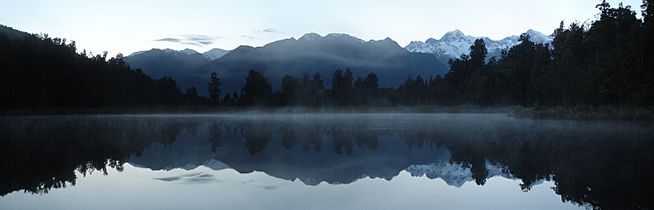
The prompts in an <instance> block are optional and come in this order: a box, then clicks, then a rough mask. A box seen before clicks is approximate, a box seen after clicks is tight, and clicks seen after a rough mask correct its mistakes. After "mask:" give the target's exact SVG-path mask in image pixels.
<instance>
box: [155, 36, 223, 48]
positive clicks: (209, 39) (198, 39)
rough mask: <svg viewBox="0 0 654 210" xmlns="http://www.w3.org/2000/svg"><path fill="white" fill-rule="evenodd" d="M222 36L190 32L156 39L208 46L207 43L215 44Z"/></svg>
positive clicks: (158, 40)
mask: <svg viewBox="0 0 654 210" xmlns="http://www.w3.org/2000/svg"><path fill="white" fill-rule="evenodd" d="M222 38H224V37H221V36H209V35H201V34H189V35H181V36H176V37H165V38H161V39H155V40H154V41H157V42H172V43H178V44H183V45H192V46H198V47H206V46H207V45H211V44H213V43H214V42H215V41H216V40H217V39H222Z"/></svg>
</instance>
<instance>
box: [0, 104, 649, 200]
mask: <svg viewBox="0 0 654 210" xmlns="http://www.w3.org/2000/svg"><path fill="white" fill-rule="evenodd" d="M653 137H654V129H652V126H651V125H649V124H647V125H643V124H636V123H626V122H575V121H555V120H528V119H514V118H511V117H507V116H504V115H499V114H498V115H494V114H311V115H242V116H234V115H224V116H187V117H184V116H170V115H167V116H138V115H130V116H77V117H6V118H2V119H0V157H1V158H0V161H1V162H0V166H1V167H0V178H1V179H2V180H3V181H2V184H0V194H1V195H6V194H8V193H11V192H14V191H19V190H23V191H26V192H31V193H47V192H48V191H49V190H50V189H52V188H61V187H66V186H67V185H75V181H76V179H77V175H76V173H75V172H78V173H79V174H82V175H86V174H87V173H92V172H94V171H101V172H102V173H106V171H107V167H111V168H115V169H117V170H118V171H121V169H122V165H123V164H124V163H126V162H128V161H130V162H137V163H138V164H139V165H142V166H145V167H149V168H152V169H171V168H175V167H179V163H180V162H182V163H184V164H186V165H188V164H196V165H199V164H202V163H203V162H206V161H208V160H212V159H215V160H219V161H222V162H224V163H226V164H227V165H229V166H230V167H231V168H233V169H235V170H237V171H239V172H242V173H247V172H252V171H255V170H256V171H263V172H265V173H267V174H269V175H271V176H275V177H279V178H282V179H288V180H295V179H300V180H302V181H303V182H304V183H306V184H317V183H319V182H321V181H325V182H328V183H345V184H347V183H351V182H354V181H356V180H358V179H360V178H362V177H379V178H384V179H387V180H390V179H392V178H393V177H394V176H397V174H399V172H400V171H403V170H411V168H416V167H417V166H421V167H422V166H438V165H439V164H435V163H439V162H442V161H446V162H448V164H455V165H459V166H461V167H462V168H464V169H466V170H469V171H470V175H471V179H474V181H475V183H477V184H478V185H484V183H485V182H486V180H487V179H488V178H490V177H491V176H495V175H497V173H504V174H507V176H510V177H513V178H517V179H520V180H522V184H521V185H520V187H521V188H522V189H523V190H524V191H529V190H530V188H531V187H532V186H533V185H534V184H537V183H539V182H541V181H543V180H548V181H553V182H554V183H555V188H554V192H555V193H557V194H559V195H560V196H561V198H562V200H563V201H571V202H574V203H577V204H580V205H586V206H589V207H593V208H598V209H647V208H651V207H652V201H650V200H651V199H650V198H651V197H654V193H653V190H652V189H651V188H650V186H654V185H653V183H652V179H651V174H652V173H651V172H652V167H651V166H652V165H654V163H653V160H654V157H653V156H654V155H653V153H652V152H651V151H652V149H654V147H652V141H651V139H654V138H653ZM185 141H187V142H186V143H184V144H181V142H185ZM172 150H175V151H172ZM171 151H172V152H171ZM176 164H177V165H176ZM489 166H493V167H495V166H497V167H499V170H500V171H501V172H493V170H496V169H491V168H488V167H489ZM422 169H425V168H424V167H422ZM428 177H429V176H428ZM433 178H435V177H433ZM440 178H442V177H440ZM444 179H445V178H444Z"/></svg>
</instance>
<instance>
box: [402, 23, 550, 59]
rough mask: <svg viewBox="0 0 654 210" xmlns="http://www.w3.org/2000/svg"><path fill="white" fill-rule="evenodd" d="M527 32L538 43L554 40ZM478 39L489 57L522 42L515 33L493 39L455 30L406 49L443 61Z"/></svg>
mask: <svg viewBox="0 0 654 210" xmlns="http://www.w3.org/2000/svg"><path fill="white" fill-rule="evenodd" d="M525 33H526V34H529V36H530V40H531V41H533V42H536V43H550V42H552V40H553V38H552V37H551V36H547V35H544V34H543V33H541V32H538V31H535V30H531V29H530V30H528V31H527V32H525ZM476 39H483V40H484V41H485V42H486V48H487V49H488V56H487V58H491V57H497V56H500V55H501V52H502V50H504V49H508V48H511V47H513V46H515V45H517V44H519V43H520V42H519V41H518V39H519V36H515V35H514V36H509V37H506V38H504V39H501V40H493V39H490V38H488V37H474V36H468V35H466V34H464V33H463V32H462V31H461V30H454V31H450V32H447V33H445V34H444V35H443V37H442V38H441V39H434V38H429V39H427V40H426V41H425V42H420V41H413V42H411V43H410V44H409V45H407V46H406V47H405V49H406V50H408V51H409V52H416V53H428V54H434V55H436V56H437V57H439V58H440V59H443V62H447V60H449V59H452V58H459V57H460V56H461V55H465V54H468V53H469V52H470V46H472V45H473V44H474V42H475V40H476Z"/></svg>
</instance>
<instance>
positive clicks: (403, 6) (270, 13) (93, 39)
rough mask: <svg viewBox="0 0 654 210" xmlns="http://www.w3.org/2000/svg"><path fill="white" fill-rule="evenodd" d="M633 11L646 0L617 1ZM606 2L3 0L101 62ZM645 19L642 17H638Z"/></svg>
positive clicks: (563, 13) (522, 20)
mask: <svg viewBox="0 0 654 210" xmlns="http://www.w3.org/2000/svg"><path fill="white" fill-rule="evenodd" d="M608 2H609V3H611V5H612V6H617V5H618V3H619V2H624V4H625V5H632V9H635V10H636V11H638V13H639V14H640V8H639V6H640V4H641V2H642V1H641V0H625V1H614V0H609V1H608ZM598 3H599V1H598V0H547V1H542V0H540V1H532V0H493V1H479V0H455V1H452V0H448V1H444V0H414V1H410V0H401V1H390V0H360V1H357V0H331V1H328V0H277V1H270V0H213V1H209V0H184V1H169V0H157V1H155V0H141V1H129V0H113V1H108V0H99V1H87V0H61V1H53V0H49V1H46V0H20V1H18V0H0V5H2V6H1V7H0V24H3V25H7V26H9V27H13V28H15V29H18V30H22V31H26V32H30V33H47V34H48V35H50V36H54V37H63V38H66V39H68V40H74V41H76V44H77V46H78V48H80V50H82V49H86V50H87V51H90V52H93V53H95V54H97V53H101V52H102V51H108V52H109V54H110V55H115V54H116V53H123V54H125V55H129V54H131V53H133V52H136V51H141V50H147V49H151V48H162V49H163V48H171V49H177V50H181V49H185V48H190V49H194V50H197V51H199V52H204V51H207V50H210V49H211V48H222V49H227V50H230V49H234V48H236V47H238V46H240V45H250V46H255V47H256V46H263V45H265V44H267V43H269V42H272V41H276V40H280V39H286V38H291V37H295V38H299V37H301V36H302V35H303V34H305V33H309V32H315V33H318V34H321V35H326V34H329V33H347V34H350V35H352V36H356V37H359V38H361V39H363V40H380V39H384V38H386V37H390V38H391V39H393V40H395V41H396V42H398V43H399V44H400V45H401V46H406V45H407V44H409V43H410V42H411V41H416V40H419V41H424V40H426V39H428V38H430V37H433V38H440V37H442V36H443V34H445V33H446V32H448V31H453V30H455V29H459V30H461V31H463V32H464V33H465V34H467V35H473V36H487V37H490V38H492V39H501V38H504V37H507V36H511V35H518V34H520V33H523V32H526V31H527V30H528V29H534V30H537V31H541V32H543V33H545V34H550V33H551V32H552V31H553V30H554V29H555V28H557V27H558V26H559V23H560V22H561V21H565V23H566V25H567V24H569V23H571V22H572V21H579V22H582V23H583V22H585V21H590V20H594V19H595V17H596V15H597V13H598V10H597V9H595V5H596V4H598ZM639 17H640V15H639Z"/></svg>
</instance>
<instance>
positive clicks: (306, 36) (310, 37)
mask: <svg viewBox="0 0 654 210" xmlns="http://www.w3.org/2000/svg"><path fill="white" fill-rule="evenodd" d="M320 38H322V36H320V34H317V33H307V34H304V35H303V36H302V37H300V39H298V40H299V41H314V40H318V39H320Z"/></svg>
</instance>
